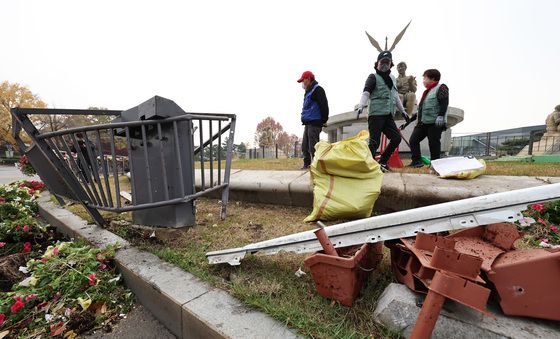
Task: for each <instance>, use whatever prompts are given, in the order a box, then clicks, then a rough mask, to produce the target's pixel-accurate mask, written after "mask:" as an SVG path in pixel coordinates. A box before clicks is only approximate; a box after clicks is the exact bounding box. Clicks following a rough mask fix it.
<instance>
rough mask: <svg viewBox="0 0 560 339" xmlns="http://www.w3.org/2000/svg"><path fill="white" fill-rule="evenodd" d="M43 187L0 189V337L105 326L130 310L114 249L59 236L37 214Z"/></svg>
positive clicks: (15, 185)
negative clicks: (115, 260)
mask: <svg viewBox="0 0 560 339" xmlns="http://www.w3.org/2000/svg"><path fill="white" fill-rule="evenodd" d="M43 189H44V185H43V184H41V183H40V182H32V181H23V182H17V183H13V184H10V185H0V197H1V198H0V282H2V283H3V284H0V338H3V337H4V336H6V335H8V336H9V337H26V338H29V337H39V336H42V337H45V336H64V337H67V338H73V337H75V336H76V335H78V334H80V333H83V332H85V331H88V330H91V329H93V328H97V327H101V326H110V324H111V323H113V322H114V321H116V320H117V319H119V317H120V316H121V315H122V314H123V313H126V312H127V311H128V310H129V309H130V308H131V306H132V303H133V299H134V297H133V295H132V293H131V292H130V291H128V290H127V289H126V288H125V287H124V286H123V285H122V281H121V278H120V276H119V275H117V273H116V270H115V264H114V254H115V250H116V248H115V247H108V248H105V249H99V248H92V247H90V246H89V245H87V244H86V243H84V242H73V241H66V242H65V241H61V239H62V237H61V235H60V234H58V233H57V232H56V231H55V230H54V229H53V228H51V227H49V226H48V225H46V224H45V222H44V221H42V220H41V218H40V217H39V216H38V215H37V210H38V208H37V202H36V198H37V196H38V194H39V192H40V191H41V190H43Z"/></svg>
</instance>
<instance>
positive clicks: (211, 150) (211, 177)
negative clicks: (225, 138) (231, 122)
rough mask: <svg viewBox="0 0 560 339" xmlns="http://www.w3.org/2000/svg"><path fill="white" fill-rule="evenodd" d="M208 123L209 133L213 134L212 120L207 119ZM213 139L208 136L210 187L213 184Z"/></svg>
mask: <svg viewBox="0 0 560 339" xmlns="http://www.w3.org/2000/svg"><path fill="white" fill-rule="evenodd" d="M208 124H209V126H210V127H209V130H210V135H213V134H212V120H209V121H208ZM213 141H214V139H213V138H210V159H209V160H210V163H209V164H210V165H209V166H210V187H213V186H214V159H213V157H212V154H213V153H214V150H213V148H214V145H213Z"/></svg>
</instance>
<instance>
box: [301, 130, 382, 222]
mask: <svg viewBox="0 0 560 339" xmlns="http://www.w3.org/2000/svg"><path fill="white" fill-rule="evenodd" d="M367 138H369V134H368V132H367V131H361V132H360V133H358V135H356V136H354V137H351V138H348V139H345V140H342V141H339V142H336V143H334V144H330V143H328V142H326V141H319V142H318V143H317V144H316V145H315V157H314V158H313V162H312V163H311V166H310V170H311V179H312V180H313V186H314V187H313V211H312V212H311V214H309V215H308V216H307V217H306V218H305V219H304V221H306V222H309V221H316V220H334V219H359V218H366V217H369V216H370V215H371V211H372V209H373V205H374V204H375V201H376V200H377V197H378V196H379V193H380V191H381V184H382V182H383V172H381V170H380V169H379V164H378V163H377V162H376V161H375V160H374V159H373V157H372V156H371V152H370V151H369V148H368V145H367V142H366V140H367Z"/></svg>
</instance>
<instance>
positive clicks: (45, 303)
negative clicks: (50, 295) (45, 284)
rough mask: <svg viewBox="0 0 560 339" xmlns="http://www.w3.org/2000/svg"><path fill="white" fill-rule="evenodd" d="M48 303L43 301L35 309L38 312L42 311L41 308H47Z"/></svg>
mask: <svg viewBox="0 0 560 339" xmlns="http://www.w3.org/2000/svg"><path fill="white" fill-rule="evenodd" d="M48 303H49V302H48V301H43V302H42V303H40V304H39V305H37V309H39V310H40V309H42V308H43V307H45V306H47V305H48Z"/></svg>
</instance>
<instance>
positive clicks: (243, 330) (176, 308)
mask: <svg viewBox="0 0 560 339" xmlns="http://www.w3.org/2000/svg"><path fill="white" fill-rule="evenodd" d="M39 213H40V214H41V215H42V216H43V217H44V218H45V219H46V220H47V222H48V223H50V224H51V225H52V226H55V227H57V228H58V229H59V231H60V232H62V233H64V234H66V235H67V236H68V237H70V238H82V239H85V240H86V241H87V242H89V243H91V244H93V245H95V246H99V247H104V246H107V245H109V244H120V245H121V249H119V250H118V251H117V253H116V256H115V259H116V262H117V266H118V268H119V271H120V272H121V274H122V276H123V278H124V281H125V283H126V285H127V286H128V287H129V288H130V289H131V290H132V291H133V292H134V294H135V295H136V297H137V298H138V300H139V301H140V303H141V304H142V305H144V306H145V307H146V308H147V309H148V310H149V311H150V312H151V313H152V314H153V315H154V317H155V318H157V319H158V320H159V321H160V322H161V323H162V324H164V325H165V326H166V327H167V328H168V329H169V331H170V332H171V333H173V334H174V335H175V336H177V337H178V338H265V337H266V338H278V339H281V338H282V339H283V338H298V336H297V335H296V334H295V333H294V332H293V331H292V330H290V329H288V328H287V327H286V326H284V325H283V324H282V323H280V322H278V321H276V320H274V319H273V318H271V317H270V316H268V315H266V314H264V313H262V312H259V311H255V310H253V309H250V308H249V307H247V306H245V305H243V304H242V303H241V302H240V301H239V300H237V299H235V298H233V297H232V296H230V295H229V294H228V293H227V292H225V291H222V290H220V289H217V288H214V287H212V286H211V285H209V284H207V283H205V282H203V281H201V280H200V279H198V278H196V277H195V276H193V275H192V274H189V273H187V272H185V271H183V270H181V269H179V268H177V267H175V266H173V265H171V264H169V263H166V262H164V261H163V260H161V259H159V258H158V257H156V256H155V255H153V254H151V253H148V252H144V251H140V250H138V249H136V248H133V247H130V244H129V243H128V242H127V241H126V240H124V239H122V238H121V237H119V236H117V235H115V234H113V233H111V232H109V231H107V230H105V229H103V228H101V227H98V226H96V225H88V224H87V223H86V222H85V221H84V220H83V219H81V218H80V217H78V216H76V215H74V214H72V213H71V212H70V211H67V210H65V209H63V208H61V207H59V206H58V205H55V204H54V203H52V202H51V201H50V196H49V195H48V194H44V195H43V196H42V197H41V198H40V199H39Z"/></svg>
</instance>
